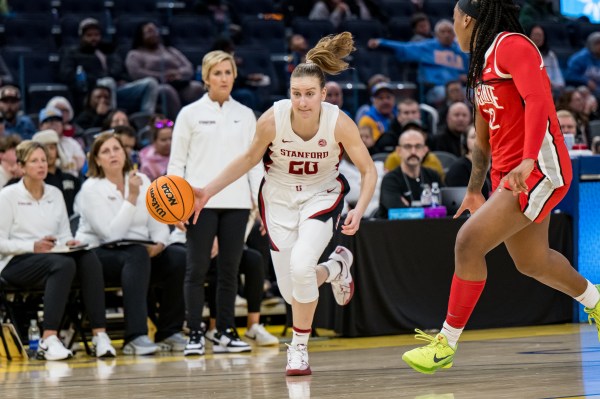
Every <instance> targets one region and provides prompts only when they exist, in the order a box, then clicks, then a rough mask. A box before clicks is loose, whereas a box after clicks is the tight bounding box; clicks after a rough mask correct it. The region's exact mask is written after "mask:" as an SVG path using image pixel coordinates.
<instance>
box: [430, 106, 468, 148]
mask: <svg viewBox="0 0 600 399" xmlns="http://www.w3.org/2000/svg"><path fill="white" fill-rule="evenodd" d="M470 124H471V110H470V109H469V107H468V106H467V104H465V103H461V102H458V103H454V104H452V105H451V106H450V108H448V115H447V116H446V128H445V129H443V130H442V132H441V133H438V134H436V135H435V136H433V137H432V138H431V149H432V150H433V151H446V152H449V153H452V154H454V155H456V156H457V157H461V156H462V154H463V153H462V145H461V140H462V137H463V136H465V135H466V134H467V131H468V129H469V125H470Z"/></svg>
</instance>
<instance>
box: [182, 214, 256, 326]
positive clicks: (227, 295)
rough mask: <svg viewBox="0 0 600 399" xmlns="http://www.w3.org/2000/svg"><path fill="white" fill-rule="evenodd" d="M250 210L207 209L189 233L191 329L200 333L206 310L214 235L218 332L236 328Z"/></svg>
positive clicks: (187, 294) (187, 291) (187, 293)
mask: <svg viewBox="0 0 600 399" xmlns="http://www.w3.org/2000/svg"><path fill="white" fill-rule="evenodd" d="M249 212H250V211H249V210H248V209H204V210H203V211H202V212H201V213H200V217H199V218H198V222H197V223H196V224H190V225H188V230H187V269H186V274H185V285H184V293H185V302H186V308H187V312H188V314H187V321H188V326H189V328H190V330H196V331H197V330H200V323H201V322H202V309H203V307H204V282H205V280H206V273H207V272H208V268H209V266H210V252H211V249H212V246H213V240H214V237H215V235H216V236H217V237H218V239H219V257H218V261H217V268H218V270H219V272H218V281H217V299H216V305H217V308H216V314H215V316H216V319H217V329H218V330H219V331H224V330H225V329H227V328H229V327H235V295H236V293H237V278H238V270H239V265H240V260H241V258H242V250H243V248H244V232H245V228H246V223H247V222H248V217H249Z"/></svg>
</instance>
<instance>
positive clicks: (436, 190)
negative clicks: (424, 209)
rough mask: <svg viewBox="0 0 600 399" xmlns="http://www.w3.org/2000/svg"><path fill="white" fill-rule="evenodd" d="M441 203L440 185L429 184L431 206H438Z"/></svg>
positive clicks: (435, 183) (436, 183)
mask: <svg viewBox="0 0 600 399" xmlns="http://www.w3.org/2000/svg"><path fill="white" fill-rule="evenodd" d="M441 202H442V198H441V195H440V184H439V183H438V182H433V183H431V206H432V207H436V206H439V205H440V203H441Z"/></svg>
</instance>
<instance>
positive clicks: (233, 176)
mask: <svg viewBox="0 0 600 399" xmlns="http://www.w3.org/2000/svg"><path fill="white" fill-rule="evenodd" d="M274 139H275V119H274V114H273V108H272V107H271V108H270V109H269V110H268V111H267V112H265V113H264V114H263V115H262V116H261V117H260V118H259V119H258V122H257V125H256V134H255V135H254V140H252V143H251V144H250V147H248V150H246V152H244V153H243V154H242V155H240V156H239V157H237V158H235V159H234V160H233V161H231V162H230V163H229V165H228V166H227V167H226V168H225V169H223V171H222V172H221V173H219V175H217V177H215V178H214V179H213V180H212V181H211V182H210V183H208V184H207V185H206V187H204V188H198V187H193V190H194V196H195V200H194V223H196V221H197V220H198V216H199V215H200V211H201V210H202V209H203V208H204V206H205V205H206V203H207V202H208V200H209V199H210V198H211V197H212V196H213V195H215V194H217V193H218V192H219V191H221V190H223V189H224V188H225V187H227V186H228V185H229V184H231V183H233V182H234V181H236V180H237V179H239V178H240V177H242V176H243V175H245V174H246V173H248V171H249V170H250V169H251V168H252V167H253V166H254V165H256V164H257V163H259V162H260V160H261V159H262V157H263V155H264V153H265V151H266V150H267V148H268V147H269V144H271V142H272V141H273V140H274Z"/></svg>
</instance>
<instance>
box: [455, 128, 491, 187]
mask: <svg viewBox="0 0 600 399" xmlns="http://www.w3.org/2000/svg"><path fill="white" fill-rule="evenodd" d="M463 137H465V138H464V139H463V140H462V146H463V152H464V155H463V156H462V157H460V158H459V159H457V160H456V161H455V162H454V163H453V164H452V165H451V166H450V169H449V170H448V173H446V178H445V180H444V183H445V184H446V186H448V187H467V186H468V185H469V179H470V178H471V169H473V163H472V156H473V148H474V146H475V140H476V139H477V135H476V134H475V126H473V125H471V126H470V127H469V130H468V132H467V135H466V136H463ZM491 187H492V183H491V181H490V178H489V173H488V176H487V177H486V179H485V182H484V184H483V187H482V188H481V193H482V194H483V196H484V197H485V198H488V197H489V195H490V190H491Z"/></svg>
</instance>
